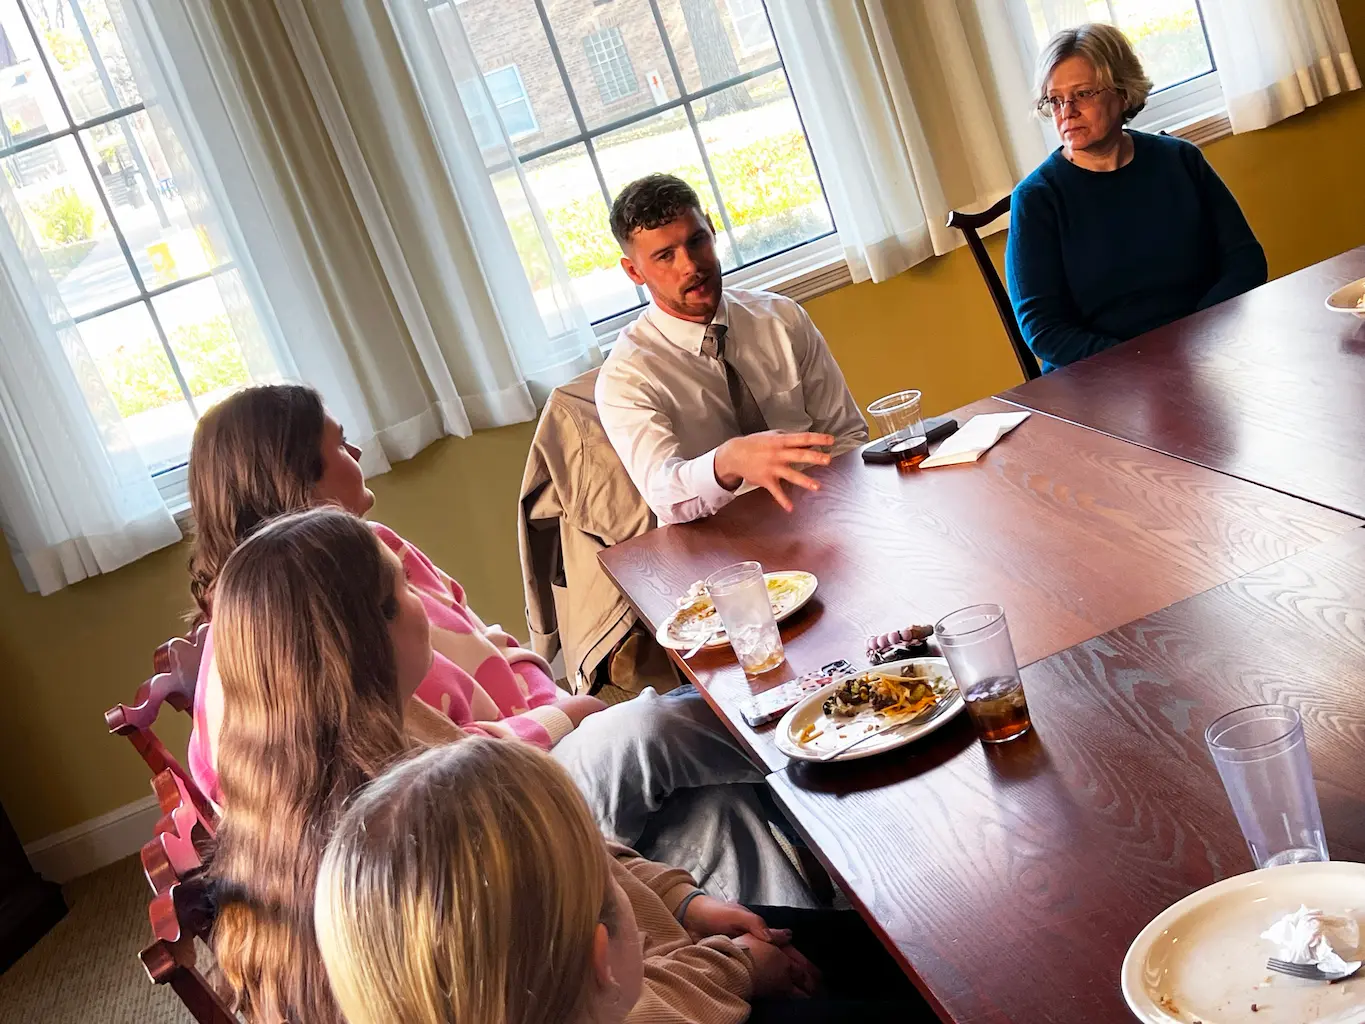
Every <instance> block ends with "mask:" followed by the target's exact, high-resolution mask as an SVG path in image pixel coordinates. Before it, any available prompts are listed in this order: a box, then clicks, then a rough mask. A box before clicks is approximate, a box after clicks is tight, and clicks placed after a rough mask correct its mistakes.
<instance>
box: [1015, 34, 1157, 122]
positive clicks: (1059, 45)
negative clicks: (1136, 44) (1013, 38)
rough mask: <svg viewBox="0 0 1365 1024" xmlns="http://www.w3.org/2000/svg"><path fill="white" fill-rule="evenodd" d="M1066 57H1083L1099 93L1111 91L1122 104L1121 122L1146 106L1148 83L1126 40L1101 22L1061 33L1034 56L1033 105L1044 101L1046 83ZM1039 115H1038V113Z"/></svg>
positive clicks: (1149, 83)
mask: <svg viewBox="0 0 1365 1024" xmlns="http://www.w3.org/2000/svg"><path fill="white" fill-rule="evenodd" d="M1070 57H1084V58H1085V59H1086V60H1088V61H1089V62H1090V66H1091V67H1093V68H1094V69H1095V78H1096V79H1097V80H1098V82H1099V86H1100V88H1101V89H1113V90H1114V91H1115V92H1116V93H1118V95H1119V98H1120V99H1121V100H1122V101H1123V120H1124V122H1125V123H1126V122H1128V121H1131V120H1132V119H1133V118H1135V117H1137V115H1138V113H1139V112H1140V111H1141V110H1142V108H1143V107H1145V106H1146V105H1147V95H1148V94H1149V93H1150V92H1151V91H1152V80H1151V79H1150V78H1148V77H1147V72H1145V71H1144V70H1143V69H1142V61H1140V60H1139V59H1138V55H1137V53H1136V52H1135V51H1134V50H1133V44H1132V43H1130V42H1129V41H1128V37H1127V36H1125V35H1124V34H1123V33H1122V32H1120V31H1119V30H1118V29H1117V28H1115V27H1114V26H1113V25H1109V24H1106V23H1105V22H1102V21H1096V22H1090V23H1088V24H1085V25H1077V26H1076V27H1075V28H1068V29H1063V30H1062V31H1061V32H1058V33H1057V34H1056V35H1055V36H1053V37H1052V38H1051V39H1049V40H1048V42H1047V45H1046V46H1044V47H1043V52H1042V53H1040V54H1039V55H1038V78H1037V81H1036V82H1035V83H1034V84H1035V90H1036V92H1037V93H1038V98H1037V101H1036V102H1037V103H1039V104H1042V102H1043V101H1044V100H1045V99H1047V83H1048V79H1049V78H1051V77H1052V72H1054V71H1056V70H1057V65H1058V64H1060V63H1061V62H1062V61H1064V60H1066V59H1068V58H1070ZM1040 112H1041V111H1040Z"/></svg>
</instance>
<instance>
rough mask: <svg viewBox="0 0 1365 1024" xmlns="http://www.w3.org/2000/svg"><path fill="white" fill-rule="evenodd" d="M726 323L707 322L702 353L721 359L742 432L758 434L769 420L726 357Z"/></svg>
mask: <svg viewBox="0 0 1365 1024" xmlns="http://www.w3.org/2000/svg"><path fill="white" fill-rule="evenodd" d="M727 329H728V328H727V327H726V326H725V325H724V324H707V325H706V335H705V336H704V337H703V338H702V342H701V351H702V355H706V356H710V357H711V358H712V359H718V360H720V362H721V364H722V365H723V366H724V367H725V386H726V388H727V389H729V392H730V404H731V405H732V406H734V410H735V418H736V419H737V420H739V432H740V433H741V434H758V433H761V432H762V431H764V430H767V429H768V421H767V420H765V419H764V418H763V410H762V409H760V408H759V407H758V402H757V401H755V399H754V393H753V392H752V391H750V390H749V385H748V384H745V383H744V378H743V377H741V376H740V375H739V371H738V370H736V369H735V367H734V364H733V363H731V362H730V360H728V359H726V358H725V332H726V330H727Z"/></svg>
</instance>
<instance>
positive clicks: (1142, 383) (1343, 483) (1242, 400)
mask: <svg viewBox="0 0 1365 1024" xmlns="http://www.w3.org/2000/svg"><path fill="white" fill-rule="evenodd" d="M1361 277H1365V246H1361V247H1360V248H1357V249H1352V250H1350V251H1348V252H1344V253H1342V254H1341V255H1339V256H1334V257H1332V258H1331V259H1329V260H1324V261H1323V262H1321V263H1318V264H1315V265H1314V266H1311V267H1307V268H1305V269H1303V270H1300V271H1298V272H1297V273H1294V274H1289V275H1288V276H1286V277H1281V278H1279V279H1277V280H1275V281H1271V282H1270V283H1269V284H1266V285H1264V286H1262V287H1260V288H1256V289H1253V290H1252V291H1250V292H1247V293H1246V294H1244V295H1241V296H1238V297H1237V298H1234V299H1229V300H1228V301H1227V302H1223V303H1220V304H1219V305H1217V306H1214V307H1212V308H1211V309H1206V310H1203V311H1202V312H1199V313H1195V314H1194V315H1193V316H1189V317H1186V318H1185V319H1183V320H1178V321H1176V322H1175V323H1172V324H1168V325H1166V326H1165V327H1161V328H1158V329H1157V330H1154V331H1151V332H1149V333H1147V334H1144V335H1141V336H1140V337H1137V338H1134V339H1133V340H1131V341H1127V342H1124V343H1123V344H1121V345H1118V346H1116V347H1114V348H1112V349H1108V350H1107V351H1104V352H1101V353H1099V354H1098V355H1095V356H1092V357H1090V358H1089V359H1084V360H1082V361H1080V362H1078V363H1073V364H1072V365H1070V366H1066V367H1063V368H1061V369H1059V370H1055V371H1053V372H1052V373H1048V374H1045V375H1044V376H1042V377H1040V378H1039V379H1037V380H1032V381H1029V382H1027V383H1025V384H1021V385H1019V386H1018V387H1016V388H1012V389H1010V390H1009V391H1006V392H1004V393H1003V394H1002V395H1001V397H1002V398H1004V399H1006V400H1007V401H1009V402H1013V403H1016V404H1018V405H1021V406H1023V407H1025V408H1027V409H1034V410H1037V411H1039V412H1045V413H1048V414H1050V415H1053V416H1058V417H1060V418H1062V419H1065V420H1069V421H1071V422H1073V423H1079V424H1082V425H1084V426H1087V427H1092V428H1093V429H1095V430H1100V431H1103V432H1104V433H1106V434H1111V435H1113V436H1114V437H1119V438H1123V439H1124V440H1126V441H1132V442H1134V443H1135V444H1140V445H1143V446H1144V447H1147V448H1151V449H1154V450H1156V451H1159V452H1165V453H1167V454H1168V455H1174V456H1176V457H1178V458H1181V459H1185V460H1187V461H1189V462H1193V463H1196V464H1197V465H1200V466H1207V467H1209V468H1210V469H1216V470H1218V471H1219V472H1220V473H1227V474H1229V475H1231V476H1235V477H1239V478H1240V479H1243V480H1250V481H1253V482H1255V483H1258V484H1262V485H1264V486H1266V487H1272V488H1274V489H1275V490H1278V491H1282V492H1284V493H1286V494H1293V495H1296V496H1297V497H1301V498H1306V499H1308V500H1309V501H1315V502H1318V503H1320V504H1323V505H1327V506H1329V507H1331V508H1335V509H1340V510H1341V511H1344V512H1349V513H1351V514H1352V515H1357V516H1365V472H1361V464H1360V458H1361V453H1362V452H1365V320H1362V319H1358V318H1356V317H1354V316H1352V315H1350V314H1349V313H1340V312H1333V311H1331V310H1328V309H1327V308H1326V306H1325V301H1326V299H1327V296H1329V295H1331V294H1332V292H1334V291H1336V290H1337V289H1338V288H1340V287H1341V286H1342V285H1344V284H1348V283H1350V282H1351V281H1353V280H1356V279H1358V278H1361Z"/></svg>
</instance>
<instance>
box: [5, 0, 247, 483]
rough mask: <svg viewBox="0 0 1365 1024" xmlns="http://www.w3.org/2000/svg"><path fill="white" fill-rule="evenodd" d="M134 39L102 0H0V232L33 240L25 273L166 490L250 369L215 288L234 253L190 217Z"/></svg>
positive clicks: (25, 245) (176, 153) (232, 274)
mask: <svg viewBox="0 0 1365 1024" xmlns="http://www.w3.org/2000/svg"><path fill="white" fill-rule="evenodd" d="M130 45H131V42H130V40H129V39H128V38H127V33H126V29H125V30H124V31H120V30H119V29H118V27H116V25H115V24H114V20H113V18H112V17H111V14H110V11H109V9H108V8H107V7H106V4H105V0H0V65H3V67H0V173H3V176H4V177H3V181H0V189H4V190H6V191H7V192H8V195H7V196H6V199H7V202H8V203H9V204H10V205H11V206H12V208H15V209H17V210H18V211H21V212H22V223H20V222H18V218H16V221H15V222H14V223H7V222H6V221H5V220H4V219H0V231H11V232H14V233H15V234H16V240H17V241H19V242H20V248H21V249H29V248H30V247H36V250H37V252H38V254H39V255H40V257H41V262H40V263H38V264H37V265H36V266H34V268H33V270H32V272H33V273H34V274H44V273H45V274H46V277H47V279H48V280H46V281H43V282H41V285H42V286H43V287H44V288H45V289H49V290H50V291H55V293H56V294H57V295H58V296H59V297H60V305H61V306H62V307H64V308H63V309H62V310H60V311H59V312H58V313H57V315H59V316H60V317H61V319H62V320H63V321H64V322H65V321H67V320H69V321H70V322H74V324H75V325H76V326H77V328H78V330H79V333H80V337H81V341H82V343H83V344H84V346H85V348H86V349H87V350H88V351H89V353H90V356H91V357H92V360H93V362H94V364H95V366H96V368H97V369H98V371H99V374H100V377H101V378H102V380H103V383H104V385H105V387H106V388H107V390H108V391H109V393H110V395H111V396H112V398H113V400H114V404H115V405H116V407H117V409H118V411H119V414H120V415H121V416H122V418H123V420H124V423H125V424H126V427H127V430H128V434H129V436H130V437H131V439H132V441H133V443H134V444H135V445H136V446H137V448H138V450H139V452H140V453H141V455H142V457H143V461H144V462H145V463H146V464H147V466H148V468H149V469H150V470H151V472H152V473H153V474H154V475H157V476H158V482H160V483H161V484H162V492H163V494H171V493H173V492H174V490H175V489H176V487H177V486H178V487H180V488H181V489H182V490H183V475H184V474H183V466H184V464H185V461H186V458H187V456H188V452H189V444H190V439H191V436H192V434H193V430H194V425H195V422H196V421H197V419H198V417H199V415H201V414H202V413H203V412H204V410H205V409H206V408H208V407H210V406H211V405H212V404H213V403H214V402H216V401H217V400H219V399H220V398H221V397H223V396H225V395H227V394H228V393H230V392H231V391H232V390H233V389H234V388H236V387H238V386H240V385H242V384H244V383H247V382H249V381H250V380H251V379H252V373H251V372H250V371H249V370H248V360H247V357H246V355H245V351H244V347H243V344H242V339H241V338H239V337H238V333H237V329H236V328H235V327H234V323H242V322H243V321H242V320H241V319H240V314H241V310H240V309H238V307H236V306H234V307H233V310H229V309H227V308H225V305H224V300H223V295H224V294H225V291H224V289H227V293H231V294H234V295H236V294H238V293H240V291H241V289H240V288H238V287H237V285H236V281H235V279H236V278H237V277H238V272H237V268H236V266H235V265H234V263H233V261H232V260H231V259H230V258H229V255H228V254H227V253H224V252H220V251H217V250H216V249H215V247H214V244H213V243H212V241H211V240H210V238H209V235H208V233H207V232H206V231H204V230H202V229H200V228H198V227H196V223H199V224H202V223H204V220H203V219H202V218H197V219H196V220H195V221H192V219H191V213H192V212H196V211H191V210H190V209H188V208H187V202H186V200H185V199H184V197H182V196H181V194H180V190H179V188H178V187H177V181H176V176H175V173H174V171H173V168H175V167H177V166H184V154H183V152H181V151H180V144H179V141H178V140H177V139H176V137H175V135H174V132H173V130H172V129H171V128H170V126H169V125H168V124H166V123H165V118H163V117H160V115H157V118H158V119H157V120H156V121H155V123H154V121H153V114H152V112H151V111H149V110H148V109H147V107H146V104H145V103H144V97H143V96H142V94H141V91H140V87H139V85H138V82H137V81H136V80H135V78H134V75H133V64H132V63H131V60H130V53H129V49H128V47H129V46H130ZM138 59H140V58H138ZM197 212H202V211H197ZM21 235H22V236H25V237H22V238H20V237H18V236H21ZM230 314H237V317H236V318H234V316H233V315H230ZM246 315H247V316H248V317H251V316H252V314H251V313H250V312H249V310H248V311H247V313H246ZM252 352H253V359H254V362H253V366H254V368H255V369H256V370H257V371H258V372H257V374H256V376H257V378H258V379H259V378H260V376H261V374H260V372H259V371H260V369H261V362H260V354H259V352H258V351H257V349H256V347H255V346H254V345H253V346H252Z"/></svg>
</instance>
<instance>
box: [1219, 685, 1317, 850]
mask: <svg viewBox="0 0 1365 1024" xmlns="http://www.w3.org/2000/svg"><path fill="white" fill-rule="evenodd" d="M1204 739H1205V740H1206V741H1207V743H1208V745H1209V752H1210V753H1211V754H1213V763H1214V765H1216V766H1217V768H1218V775H1219V777H1221V778H1222V780H1223V788H1224V789H1226V790H1227V793H1228V800H1229V801H1231V803H1232V811H1233V813H1234V814H1235V815H1237V824H1238V825H1240V826H1241V828H1242V836H1243V837H1244V838H1245V839H1246V841H1247V846H1249V847H1250V848H1251V858H1252V860H1254V861H1255V862H1256V866H1257V867H1258V868H1273V867H1278V866H1280V865H1282V864H1299V863H1302V862H1304V861H1317V860H1327V859H1328V857H1327V837H1326V835H1324V833H1323V830H1322V811H1321V810H1320V809H1319V807H1318V791H1317V787H1316V786H1314V785H1313V763H1312V762H1311V761H1310V760H1309V758H1308V742H1307V740H1305V739H1304V735H1303V720H1302V719H1301V718H1300V717H1299V713H1298V712H1297V711H1295V710H1294V709H1293V708H1291V707H1285V706H1284V705H1283V704H1257V705H1254V706H1252V707H1249V708H1242V709H1241V710H1240V711H1232V712H1229V713H1228V714H1226V715H1224V716H1223V717H1222V718H1220V719H1218V720H1217V721H1216V722H1214V723H1213V724H1212V725H1210V726H1209V727H1208V729H1206V730H1205V731H1204Z"/></svg>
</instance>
